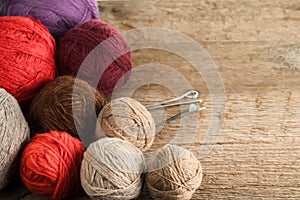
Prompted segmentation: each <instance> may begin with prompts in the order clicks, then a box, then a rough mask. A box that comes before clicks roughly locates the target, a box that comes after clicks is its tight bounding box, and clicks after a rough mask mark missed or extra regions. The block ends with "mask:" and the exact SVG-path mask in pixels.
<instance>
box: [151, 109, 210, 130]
mask: <svg viewBox="0 0 300 200" xmlns="http://www.w3.org/2000/svg"><path fill="white" fill-rule="evenodd" d="M205 109H206V107H201V108H199V106H198V105H196V104H191V105H190V106H189V108H188V109H186V110H184V111H182V112H181V113H178V114H177V115H174V116H173V117H170V118H168V119H166V120H164V121H162V122H159V123H158V124H156V125H155V126H156V127H159V126H162V125H164V124H165V123H169V122H171V121H174V120H176V119H178V118H180V117H183V116H185V115H187V114H192V113H195V112H199V111H202V110H205Z"/></svg>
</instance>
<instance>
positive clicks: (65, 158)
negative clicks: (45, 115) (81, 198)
mask: <svg viewBox="0 0 300 200" xmlns="http://www.w3.org/2000/svg"><path fill="white" fill-rule="evenodd" d="M84 151H85V147H84V146H83V144H82V143H81V142H80V141H79V140H78V139H76V138H74V137H72V136H71V135H69V134H68V133H66V132H57V131H50V132H49V133H44V134H37V135H36V136H35V137H34V138H33V140H32V141H31V142H30V143H29V144H28V145H27V147H26V148H25V150H24V152H23V154H22V158H21V166H20V173H21V178H22V180H23V182H24V184H25V186H26V187H27V188H28V189H29V190H30V191H31V192H33V193H36V194H40V195H48V196H51V198H52V199H62V198H64V197H66V196H69V195H72V194H75V193H76V192H78V191H79V190H80V188H81V186H80V176H79V173H80V166H81V161H82V159H83V153H84Z"/></svg>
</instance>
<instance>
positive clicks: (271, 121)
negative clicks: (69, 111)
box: [0, 0, 300, 199]
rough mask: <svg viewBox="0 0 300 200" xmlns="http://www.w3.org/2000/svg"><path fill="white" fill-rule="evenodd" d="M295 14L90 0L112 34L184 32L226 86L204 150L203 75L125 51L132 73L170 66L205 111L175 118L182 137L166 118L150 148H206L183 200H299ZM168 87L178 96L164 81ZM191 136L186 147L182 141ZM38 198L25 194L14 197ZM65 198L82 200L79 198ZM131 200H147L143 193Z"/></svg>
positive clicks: (250, 4)
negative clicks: (218, 125) (188, 198)
mask: <svg viewBox="0 0 300 200" xmlns="http://www.w3.org/2000/svg"><path fill="white" fill-rule="evenodd" d="M299 8H300V4H299V2H298V1H297V0H291V1H280V0H265V1H254V0H244V1H231V0H222V1H218V0H212V1H194V0H182V1H175V0H165V1H159V0H152V1H146V0H140V1H134V0H127V1H99V9H100V12H101V18H102V20H105V21H107V22H108V23H110V24H112V25H113V26H115V27H117V28H118V29H120V30H122V31H127V30H132V29H134V28H143V27H164V28H169V29H172V30H176V31H178V32H181V33H184V34H186V35H188V36H189V37H191V38H193V39H194V40H195V41H197V42H198V43H199V44H200V45H202V46H203V47H204V48H205V49H206V51H207V52H208V53H209V55H210V56H211V57H212V59H213V60H214V61H215V63H216V65H217V67H218V70H219V72H220V74H221V76H222V79H223V82H224V86H225V90H226V102H225V109H226V112H225V113H220V117H225V122H224V124H223V128H222V131H221V133H220V135H219V136H218V137H217V135H216V137H217V143H216V144H214V145H212V144H211V143H209V142H207V141H205V140H204V139H205V137H206V136H207V132H208V131H207V130H208V127H209V125H210V123H211V117H212V115H213V114H214V113H212V109H213V106H212V101H211V96H210V94H209V91H208V88H207V85H206V83H205V82H204V81H203V77H201V76H200V75H199V73H198V72H197V71H196V70H195V68H194V67H193V66H192V65H191V64H190V63H188V62H187V61H186V60H184V59H182V58H179V57H178V56H176V55H174V54H172V53H170V52H165V51H161V50H153V49H152V50H151V49H148V50H137V51H135V52H134V53H133V62H134V66H135V68H136V69H137V68H138V67H139V66H140V65H142V64H145V63H154V62H155V63H160V64H164V65H167V66H170V67H172V68H173V69H176V70H177V71H178V72H179V73H180V74H182V75H183V76H184V77H186V79H187V80H188V81H189V82H190V83H191V85H192V87H193V88H194V89H196V90H198V91H200V92H201V94H200V96H201V98H202V99H203V100H204V105H205V106H206V107H207V108H208V109H207V110H206V111H205V112H202V113H201V114H199V115H193V116H191V117H190V118H186V119H183V120H191V121H192V120H199V122H200V124H199V127H198V128H197V129H196V130H195V129H194V127H193V125H191V126H188V127H186V132H185V133H184V134H181V135H176V132H177V131H178V130H180V121H175V122H172V123H170V124H168V125H167V126H166V127H164V129H163V130H162V131H161V132H160V133H158V134H157V136H156V140H155V144H154V146H153V147H152V148H151V151H154V150H155V149H157V148H159V147H161V146H163V145H164V144H166V143H168V142H170V141H171V140H172V139H173V138H174V137H175V136H177V138H178V141H181V143H179V144H180V145H181V146H184V147H186V148H189V149H190V150H192V151H193V152H194V153H195V154H196V155H197V156H198V157H199V158H200V156H201V155H202V154H203V153H204V152H199V147H213V148H212V150H211V151H209V154H208V155H207V156H206V157H203V158H201V159H200V161H201V163H202V165H203V169H204V178H203V182H202V185H201V187H200V189H199V190H197V192H196V193H195V195H194V196H193V199H228V198H230V199H240V198H244V199H250V198H251V199H252V198H254V199H261V198H264V199H282V198H289V199H299V198H300V189H299V188H300V173H299V168H300V159H299V158H300V146H299V142H300V109H299V108H300V90H299V87H300V71H299V68H300V67H299V66H300V43H299V41H300V34H299V32H300V28H299V27H300V26H299V25H300V9H299ZM190 54H191V55H193V52H191V53H190ZM204 62H205V61H204ZM134 78H136V79H134ZM142 78H143V77H133V80H132V81H133V82H134V81H139V79H142ZM166 79H168V77H166ZM169 83H170V85H171V86H174V87H176V86H177V89H178V90H182V91H184V90H185V88H183V87H182V86H180V85H177V83H176V82H174V81H173V82H172V80H171V79H170V81H169ZM124 95H126V94H124ZM133 97H134V98H136V99H138V100H139V101H141V102H142V103H144V104H145V105H148V104H150V103H153V102H156V101H160V100H164V99H167V98H170V97H174V94H172V92H171V91H169V90H168V89H166V88H165V87H161V86H158V85H153V84H148V85H145V86H143V87H141V88H139V89H138V90H137V91H136V92H135V93H134V95H133ZM177 112H179V109H169V110H168V111H166V112H165V113H164V112H161V113H158V115H157V116H156V115H155V116H156V117H157V118H156V120H159V119H160V117H161V116H160V115H166V116H171V115H174V114H176V113H177ZM193 136H195V139H194V142H193V143H192V144H189V142H186V139H187V138H190V137H193ZM208 149H209V148H208ZM202 150H203V151H205V148H203V149H202ZM22 191H23V190H22ZM2 194H3V195H4V194H5V195H7V194H8V193H6V191H3V193H2ZM0 196H1V194H0ZM21 196H22V195H21ZM40 198H41V197H39V196H37V195H32V194H30V195H28V196H25V197H24V198H23V199H40ZM70 199H72V198H70ZM75 199H88V198H87V197H86V196H85V195H84V194H82V195H78V196H77V197H76V198H75ZM140 199H151V197H150V196H149V193H148V192H147V191H146V190H144V192H143V194H142V196H141V198H140Z"/></svg>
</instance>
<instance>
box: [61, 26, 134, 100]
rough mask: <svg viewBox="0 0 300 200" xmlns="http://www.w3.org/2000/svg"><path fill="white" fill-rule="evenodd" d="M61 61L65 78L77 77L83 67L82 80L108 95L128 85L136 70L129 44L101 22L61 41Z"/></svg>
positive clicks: (72, 31) (117, 32)
mask: <svg viewBox="0 0 300 200" xmlns="http://www.w3.org/2000/svg"><path fill="white" fill-rule="evenodd" d="M96 47H97V48H96ZM92 50H93V51H92ZM85 59H86V60H85ZM58 60H59V71H60V73H61V74H62V75H73V76H76V75H77V73H78V71H79V69H80V68H81V66H82V69H81V70H80V74H78V75H79V76H80V78H81V79H83V80H85V81H88V82H89V83H90V84H91V85H95V86H96V85H97V87H98V89H99V90H100V91H101V92H102V93H103V94H105V95H110V94H111V93H112V91H113V90H114V88H115V87H116V88H118V87H120V86H122V85H124V84H125V83H126V82H127V80H128V79H129V75H130V71H131V68H132V63H131V48H130V46H129V44H128V42H127V41H126V39H125V38H124V37H123V36H122V35H121V34H120V32H119V31H118V30H116V29H115V28H114V27H112V26H110V25H109V24H107V23H105V22H103V21H100V20H91V21H89V22H86V23H84V24H82V25H81V26H79V27H77V28H74V29H72V30H71V31H69V32H68V33H66V34H65V35H64V37H63V38H62V39H61V40H60V45H59V47H58ZM83 61H84V64H83Z"/></svg>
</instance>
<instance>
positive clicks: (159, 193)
mask: <svg viewBox="0 0 300 200" xmlns="http://www.w3.org/2000/svg"><path fill="white" fill-rule="evenodd" d="M148 167H149V172H148V173H147V175H146V185H147V187H148V190H149V192H150V195H151V196H152V197H153V198H154V199H160V200H161V199H164V200H176V199H178V200H185V199H186V200H188V199H191V198H192V195H193V194H194V192H195V191H196V189H197V188H198V187H199V186H200V184H201V181H202V167H201V164H200V162H199V161H198V160H197V158H196V157H195V156H194V154H193V153H192V152H190V151H188V150H186V149H183V148H181V147H178V146H175V145H166V146H164V147H163V148H162V149H160V150H159V151H158V152H157V153H156V155H155V156H154V159H152V160H151V161H150V162H149V163H148Z"/></svg>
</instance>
